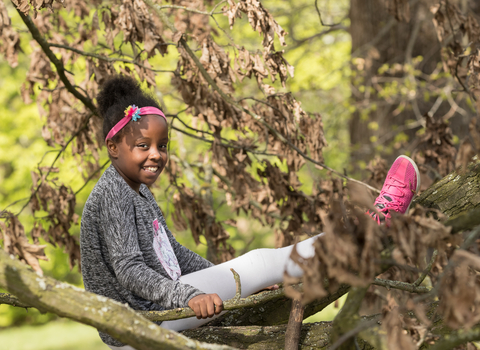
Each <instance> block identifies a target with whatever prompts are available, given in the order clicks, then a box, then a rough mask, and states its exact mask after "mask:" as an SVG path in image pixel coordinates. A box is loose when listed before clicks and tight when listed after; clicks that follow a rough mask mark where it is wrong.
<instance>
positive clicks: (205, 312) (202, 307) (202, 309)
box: [197, 302, 208, 319]
mask: <svg viewBox="0 0 480 350" xmlns="http://www.w3.org/2000/svg"><path fill="white" fill-rule="evenodd" d="M207 316H208V310H207V303H205V302H203V303H201V304H200V317H198V316H197V318H198V319H200V318H207Z"/></svg>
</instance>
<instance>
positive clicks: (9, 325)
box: [0, 0, 350, 350]
mask: <svg viewBox="0 0 480 350" xmlns="http://www.w3.org/2000/svg"><path fill="white" fill-rule="evenodd" d="M262 3H263V4H264V6H265V7H266V8H268V9H269V10H270V11H271V12H272V14H273V15H274V17H275V18H276V20H277V21H278V22H279V23H280V24H281V25H282V27H283V28H286V29H287V31H293V32H294V33H295V38H296V40H297V41H294V40H293V39H292V37H291V36H287V44H288V46H287V47H286V48H285V58H286V59H287V60H288V62H289V63H290V64H292V65H294V66H295V78H294V79H289V81H288V82H287V87H286V88H285V89H283V88H281V87H277V86H275V87H276V88H277V90H278V91H292V92H293V93H294V94H295V96H296V97H297V99H298V100H299V101H301V102H302V107H303V109H304V110H306V111H308V112H310V113H316V112H318V113H321V114H322V117H323V123H324V129H325V134H326V138H327V141H328V142H329V147H328V148H327V149H326V150H325V153H324V156H325V163H326V164H328V165H329V166H330V167H332V168H335V169H337V170H339V171H342V170H343V168H346V167H347V166H348V161H347V160H348V146H347V145H348V127H347V120H348V117H349V113H350V106H349V97H350V87H349V60H350V37H349V36H348V35H347V34H346V33H345V32H344V31H336V32H332V33H331V34H328V35H324V36H322V37H319V38H318V39H312V40H309V41H308V43H307V44H305V45H298V40H299V39H301V38H307V37H310V36H313V35H315V34H316V33H318V32H320V31H321V30H322V27H321V26H320V24H319V19H318V15H317V13H316V12H315V9H314V5H313V2H312V1H304V0H301V1H296V2H293V1H282V2H279V1H273V0H272V1H264V2H262ZM318 4H319V7H320V8H321V9H322V11H323V13H324V16H325V18H324V20H325V21H329V22H338V21H339V20H340V19H342V18H345V16H346V14H347V13H348V5H349V4H348V1H346V0H341V1H336V2H331V1H327V0H320V1H318ZM8 9H9V14H10V16H11V17H12V21H13V24H14V27H16V28H17V29H18V30H19V31H20V32H21V35H22V38H23V39H24V40H22V43H23V44H22V45H23V46H22V49H23V51H24V54H22V55H20V56H19V64H18V66H17V67H16V68H11V67H10V66H9V65H8V64H7V62H6V61H5V59H4V58H3V57H0V77H1V78H0V115H1V116H2V117H1V118H0V209H2V210H3V209H5V208H7V207H8V210H11V211H12V212H14V213H16V212H18V211H19V210H20V209H21V208H22V206H23V205H24V204H25V200H22V199H25V198H28V197H29V195H30V188H31V184H32V181H31V175H30V172H31V171H32V170H34V169H35V168H36V167H37V164H39V162H41V165H48V164H50V163H51V161H52V159H53V157H54V156H55V155H56V154H55V153H46V152H47V151H51V150H52V148H51V147H49V146H47V144H46V143H45V141H44V140H43V138H42V136H41V130H42V125H43V122H44V121H43V120H42V119H41V118H40V117H39V112H38V108H37V105H36V103H35V102H33V103H31V104H25V103H24V102H23V100H22V98H21V96H20V91H21V88H22V84H23V81H24V79H25V76H26V74H27V70H28V67H29V64H30V62H29V54H30V53H31V52H32V47H31V46H30V45H27V44H28V43H29V40H30V35H29V33H28V32H26V30H25V27H24V25H23V23H22V22H21V20H20V18H19V17H18V15H17V14H16V11H15V10H14V9H13V7H11V6H10V7H9V8H8ZM65 17H68V20H76V18H75V16H71V15H70V16H67V15H66V16H65ZM217 19H218V20H219V22H220V25H221V26H222V27H223V28H226V30H227V31H228V32H229V34H230V35H231V36H232V37H233V38H234V40H235V41H237V42H239V43H241V44H242V45H245V46H246V48H247V49H254V50H256V49H257V48H258V44H259V40H260V38H259V36H258V33H255V32H253V30H252V29H251V27H250V25H249V24H248V19H247V18H246V16H244V18H242V19H241V20H237V23H236V24H235V27H234V30H233V31H230V30H229V29H228V22H227V19H226V18H224V17H223V16H217ZM346 25H348V23H346ZM222 40H225V41H226V40H227V39H222ZM220 42H221V40H220ZM249 46H251V47H249ZM278 46H279V45H278ZM279 47H280V46H279ZM169 52H170V53H169V54H168V55H167V56H166V57H163V58H162V57H159V58H158V61H157V63H158V66H162V67H163V68H166V67H170V68H173V67H175V62H176V60H177V52H176V50H175V49H170V50H169ZM155 60H156V58H154V59H153V60H152V62H153V63H155ZM76 69H77V70H78V71H75V72H74V73H75V74H77V73H78V74H84V72H83V71H82V70H84V69H85V67H84V66H82V64H81V63H79V64H78V65H77V66H76ZM156 79H157V83H158V91H156V93H157V96H161V98H162V99H163V102H164V103H165V105H166V106H168V107H169V108H170V109H171V111H175V110H179V109H180V108H181V107H182V105H181V104H180V102H178V101H177V100H175V99H174V98H173V97H171V94H170V92H171V89H172V87H171V86H170V76H169V75H168V74H164V73H159V75H157V77H156ZM245 94H248V91H247V92H245ZM175 137H177V139H175ZM178 144H181V145H182V146H185V147H186V148H194V147H197V146H198V145H197V144H195V143H194V142H193V141H192V140H189V139H187V138H186V137H179V136H178V135H174V140H172V143H171V147H176V146H178ZM202 147H205V146H203V145H202ZM44 154H46V156H45V157H44V158H43V159H42V157H43V155H44ZM106 159H107V156H106V153H105V150H102V151H101V159H100V164H102V163H103V162H104V161H105V160H106ZM57 166H58V167H59V168H60V172H59V174H58V178H59V181H60V182H63V183H66V184H68V185H69V186H71V187H72V189H73V190H74V191H77V190H78V189H79V188H80V187H82V185H83V179H82V176H81V172H80V171H79V170H78V168H77V165H76V160H75V159H74V158H73V157H71V156H70V157H69V156H68V155H66V156H65V157H64V158H63V159H62V160H61V162H60V163H58V164H57ZM312 174H315V175H318V174H319V171H318V170H317V169H314V167H310V166H306V167H305V171H304V172H303V173H302V174H300V179H301V181H302V183H303V184H304V187H305V190H306V191H307V192H308V191H309V190H308V186H309V185H311V180H310V177H311V176H312ZM159 182H160V183H159V184H158V187H157V189H156V190H154V191H155V194H156V198H157V200H158V203H159V205H160V207H161V208H162V210H163V211H164V213H165V216H166V217H167V222H168V223H169V226H170V227H172V228H173V224H172V222H171V217H170V216H169V212H171V209H172V208H171V203H170V201H169V195H170V194H169V192H168V191H162V190H161V189H162V188H163V189H165V188H167V186H168V183H167V182H166V180H165V179H162V178H161V180H160V181H159ZM94 184H95V181H92V182H90V183H89V184H88V185H87V186H86V187H85V188H84V189H83V190H82V191H81V192H80V193H79V194H78V195H77V205H76V212H77V214H79V215H81V213H82V209H83V204H84V203H85V201H86V199H87V197H88V194H89V193H90V191H91V189H92V188H93V186H94ZM12 203H13V204H12ZM225 207H226V206H224V207H223V208H225ZM229 214H231V213H228V212H227V211H226V212H225V213H220V218H221V217H222V215H225V217H228V215H229ZM37 215H38V213H37ZM20 219H21V222H22V223H23V224H24V226H25V229H26V231H29V230H30V229H31V227H32V223H33V218H32V217H31V212H30V210H29V209H28V208H27V209H25V210H24V211H23V212H22V214H21V216H20ZM237 220H238V225H237V227H235V228H234V227H232V228H231V230H230V229H229V233H230V235H231V237H232V238H231V244H232V245H233V246H234V248H235V249H236V251H237V253H238V254H240V253H243V252H245V251H248V250H250V249H254V248H258V247H273V246H274V238H273V234H272V231H271V230H270V229H268V228H265V227H262V226H261V225H259V224H258V223H257V222H254V221H252V220H249V218H248V217H240V218H237ZM70 232H71V234H74V235H78V234H79V226H78V225H77V226H74V227H72V229H71V231H70ZM176 237H177V239H178V241H179V242H180V243H182V244H183V245H185V246H187V247H188V248H190V249H192V250H195V251H196V252H199V253H200V254H202V255H204V256H205V251H206V246H205V245H204V244H200V245H199V246H196V245H195V243H194V241H193V239H192V238H191V235H190V233H189V232H188V231H185V232H177V233H176ZM249 242H250V243H249ZM247 243H249V244H247ZM46 254H47V256H48V257H49V261H41V266H42V269H43V270H44V272H45V274H46V275H48V276H52V277H54V278H56V279H58V280H62V281H66V282H68V283H71V284H74V285H76V286H79V287H83V284H82V279H81V275H80V274H79V272H78V268H77V267H75V268H74V269H73V270H70V268H69V266H68V258H67V255H66V254H65V253H64V252H63V251H62V249H60V248H58V247H54V246H51V245H48V247H47V249H46ZM0 292H5V291H2V290H1V289H0ZM338 306H341V305H337V307H338ZM337 310H338V308H335V306H334V305H331V306H329V307H328V308H327V309H326V310H325V311H323V312H322V313H321V314H319V315H315V316H313V317H311V318H309V319H308V320H307V322H308V321H310V322H311V321H320V320H331V319H333V317H334V315H335V314H336V312H337ZM27 349H36V350H43V349H45V350H46V349H51V350H60V349H65V350H66V349H107V347H106V346H104V345H103V343H102V342H101V341H100V339H99V337H98V335H97V332H96V330H95V329H93V328H91V327H89V326H84V325H81V324H78V323H75V322H72V321H69V320H65V319H61V318H58V317H57V316H55V315H52V314H48V313H47V314H40V313H39V312H38V311H36V310H34V309H30V310H28V311H26V310H24V309H20V308H14V307H10V306H6V305H0V350H27Z"/></svg>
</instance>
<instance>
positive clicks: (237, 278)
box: [230, 268, 242, 302]
mask: <svg viewBox="0 0 480 350" xmlns="http://www.w3.org/2000/svg"><path fill="white" fill-rule="evenodd" d="M230 271H232V273H233V278H234V279H235V284H236V286H237V290H236V291H235V296H234V297H233V298H232V299H230V300H231V301H233V302H238V301H239V300H240V298H241V297H242V283H241V282H240V275H239V274H238V273H237V271H235V270H234V269H233V268H231V269H230Z"/></svg>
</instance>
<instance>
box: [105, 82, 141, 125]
mask: <svg viewBox="0 0 480 350" xmlns="http://www.w3.org/2000/svg"><path fill="white" fill-rule="evenodd" d="M141 92H142V90H141V88H140V86H139V85H138V83H137V82H136V81H135V80H134V79H132V78H130V77H128V76H122V75H118V76H115V77H113V78H111V79H109V80H107V81H106V82H105V83H104V85H103V87H102V90H101V91H100V93H99V94H98V96H97V103H98V110H99V112H100V114H101V115H102V117H104V116H105V114H106V113H107V111H108V109H109V108H110V107H112V106H113V105H115V104H116V103H117V102H118V101H122V100H124V99H125V98H126V97H128V96H135V95H137V94H138V93H141Z"/></svg>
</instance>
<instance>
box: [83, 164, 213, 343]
mask: <svg viewBox="0 0 480 350" xmlns="http://www.w3.org/2000/svg"><path fill="white" fill-rule="evenodd" d="M155 220H156V223H158V224H160V225H162V226H163V228H164V229H165V231H166V233H167V237H168V240H169V241H170V244H171V246H172V248H173V251H174V253H175V256H176V257H177V260H178V265H179V266H180V269H181V274H182V275H186V274H189V273H192V272H195V271H198V270H202V269H205V268H207V267H210V266H213V264H212V263H211V262H209V261H207V260H205V259H204V258H202V257H201V256H199V255H198V254H196V253H194V252H192V251H191V250H189V249H187V248H185V247H183V246H182V245H180V244H179V243H178V242H177V241H176V240H175V238H174V237H173V235H172V233H171V232H170V230H169V229H168V227H167V225H166V223H165V219H164V217H163V215H162V212H161V211H160V208H159V207H158V205H157V203H156V202H155V199H154V197H153V195H152V193H151V192H150V191H149V189H148V188H147V187H146V186H145V185H143V184H142V185H141V186H140V194H138V193H136V192H135V191H134V190H133V189H132V188H131V187H130V186H129V185H128V184H127V183H126V182H125V180H124V179H123V178H122V177H121V176H120V174H118V172H117V171H116V169H115V168H114V167H113V166H110V167H109V168H108V169H107V170H106V171H105V173H104V174H103V175H102V177H101V178H100V180H99V181H98V182H97V184H96V185H95V187H94V189H93V191H92V193H91V194H90V196H89V197H88V200H87V202H86V204H85V208H84V210H83V216H82V224H81V231H80V232H81V233H80V250H81V256H82V275H83V281H84V284H85V289H86V290H88V291H90V292H93V293H96V294H99V295H103V296H106V297H109V298H112V299H114V300H117V301H119V302H121V303H128V305H129V306H130V307H131V308H133V309H135V310H149V311H152V310H165V309H172V308H177V307H185V306H187V303H188V301H189V300H190V299H191V298H193V297H194V296H197V295H199V294H202V292H201V291H200V290H198V289H196V288H194V287H192V286H190V285H187V284H182V283H181V282H179V281H178V280H176V281H174V280H173V279H172V278H171V277H170V275H169V274H168V273H167V271H166V270H165V269H164V268H163V266H162V264H161V263H160V261H159V258H158V256H157V254H156V253H155V249H154V247H153V241H154V234H155V232H154V229H155V228H154V226H155V225H156V223H154V222H155ZM158 224H157V228H158ZM99 333H100V337H101V338H102V340H103V341H104V342H105V343H106V344H109V345H113V346H122V345H123V344H122V343H121V342H119V341H117V340H115V339H114V338H112V337H110V336H109V335H107V334H105V333H102V332H99Z"/></svg>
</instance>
